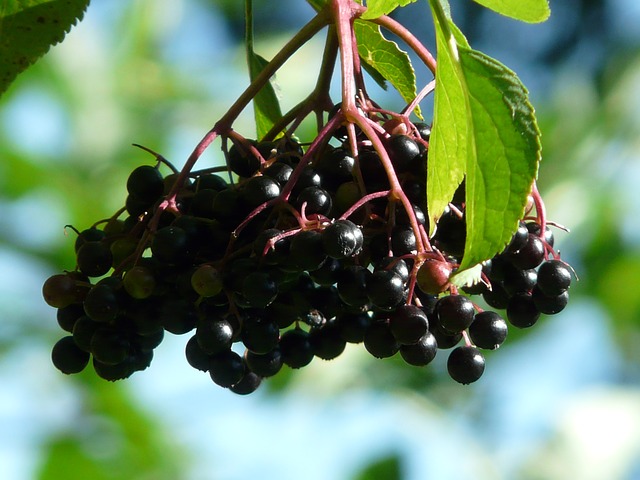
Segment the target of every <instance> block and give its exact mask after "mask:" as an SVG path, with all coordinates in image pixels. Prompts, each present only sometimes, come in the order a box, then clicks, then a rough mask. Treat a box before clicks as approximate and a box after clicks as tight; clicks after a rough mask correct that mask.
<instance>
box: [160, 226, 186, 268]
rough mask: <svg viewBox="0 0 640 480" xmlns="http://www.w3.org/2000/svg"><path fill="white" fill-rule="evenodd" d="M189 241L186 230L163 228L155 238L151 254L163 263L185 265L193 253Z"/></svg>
mask: <svg viewBox="0 0 640 480" xmlns="http://www.w3.org/2000/svg"><path fill="white" fill-rule="evenodd" d="M189 240H190V239H189V235H188V234H187V232H186V231H185V230H184V229H182V228H180V227H175V226H168V227H163V228H161V229H159V230H158V231H157V232H156V234H155V235H154V237H153V241H152V242H151V253H152V254H153V256H154V258H156V259H158V260H159V261H161V262H163V263H167V264H170V265H175V264H180V263H183V262H184V261H185V260H186V259H187V258H188V257H189V255H190V253H191V252H190V248H191V244H190V241H189Z"/></svg>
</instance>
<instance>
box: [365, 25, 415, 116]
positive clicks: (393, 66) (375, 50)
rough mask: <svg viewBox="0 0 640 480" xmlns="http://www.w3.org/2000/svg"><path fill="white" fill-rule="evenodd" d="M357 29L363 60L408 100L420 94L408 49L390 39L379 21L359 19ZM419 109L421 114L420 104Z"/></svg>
mask: <svg viewBox="0 0 640 480" xmlns="http://www.w3.org/2000/svg"><path fill="white" fill-rule="evenodd" d="M354 30H355V33H356V39H357V41H358V53H359V54H360V58H361V59H362V61H363V62H364V63H366V64H367V65H369V66H370V67H372V68H373V69H375V70H376V71H377V72H378V73H379V74H380V75H381V76H382V77H383V78H384V79H385V80H387V81H388V82H389V83H391V85H393V86H394V88H395V89H396V90H398V92H399V93H400V95H401V96H402V98H403V99H404V100H405V101H406V102H407V103H409V102H411V101H412V100H413V99H414V98H415V96H416V74H415V71H414V70H413V66H412V65H411V61H410V60H409V56H408V55H407V53H406V52H404V51H402V50H400V48H399V47H398V44H397V43H395V42H392V41H391V40H387V39H386V38H385V37H384V36H383V35H382V32H381V31H380V27H379V26H378V25H375V24H373V23H370V22H364V21H356V22H355V23H354ZM415 113H416V115H418V116H419V117H421V115H420V108H419V107H416V110H415Z"/></svg>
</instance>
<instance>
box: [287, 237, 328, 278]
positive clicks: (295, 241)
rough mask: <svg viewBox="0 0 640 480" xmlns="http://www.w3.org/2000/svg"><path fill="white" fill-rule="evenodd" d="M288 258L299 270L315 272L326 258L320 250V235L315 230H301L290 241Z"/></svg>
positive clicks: (322, 250) (321, 249)
mask: <svg viewBox="0 0 640 480" xmlns="http://www.w3.org/2000/svg"><path fill="white" fill-rule="evenodd" d="M290 256H291V257H290V258H291V260H292V261H293V263H294V264H295V265H297V266H298V267H299V268H300V270H307V271H312V270H317V269H318V268H320V266H321V265H322V262H324V261H325V259H326V258H327V254H326V253H325V252H324V249H323V248H322V235H321V234H320V232H317V231H315V230H303V231H301V232H298V233H297V234H296V235H295V236H294V237H293V238H292V239H291V246H290Z"/></svg>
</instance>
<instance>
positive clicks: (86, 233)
mask: <svg viewBox="0 0 640 480" xmlns="http://www.w3.org/2000/svg"><path fill="white" fill-rule="evenodd" d="M105 237H106V233H105V232H104V230H100V229H99V228H96V227H91V228H87V229H86V230H83V231H81V232H80V233H79V234H78V237H77V238H76V241H75V244H74V249H75V251H76V253H77V252H78V249H80V247H81V246H82V245H84V244H85V243H87V242H99V241H100V240H102V239H104V238H105Z"/></svg>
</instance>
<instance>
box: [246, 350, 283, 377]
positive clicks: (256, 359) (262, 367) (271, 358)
mask: <svg viewBox="0 0 640 480" xmlns="http://www.w3.org/2000/svg"><path fill="white" fill-rule="evenodd" d="M244 360H245V362H246V364H247V367H248V368H249V370H251V371H252V372H254V373H255V374H256V375H259V376H261V377H264V378H266V377H272V376H274V375H275V374H276V373H278V372H279V371H280V369H281V368H282V365H283V362H282V354H281V353H280V349H279V348H275V349H273V350H271V351H269V352H267V353H264V354H260V353H255V352H252V351H250V350H247V351H246V352H245V353H244Z"/></svg>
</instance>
